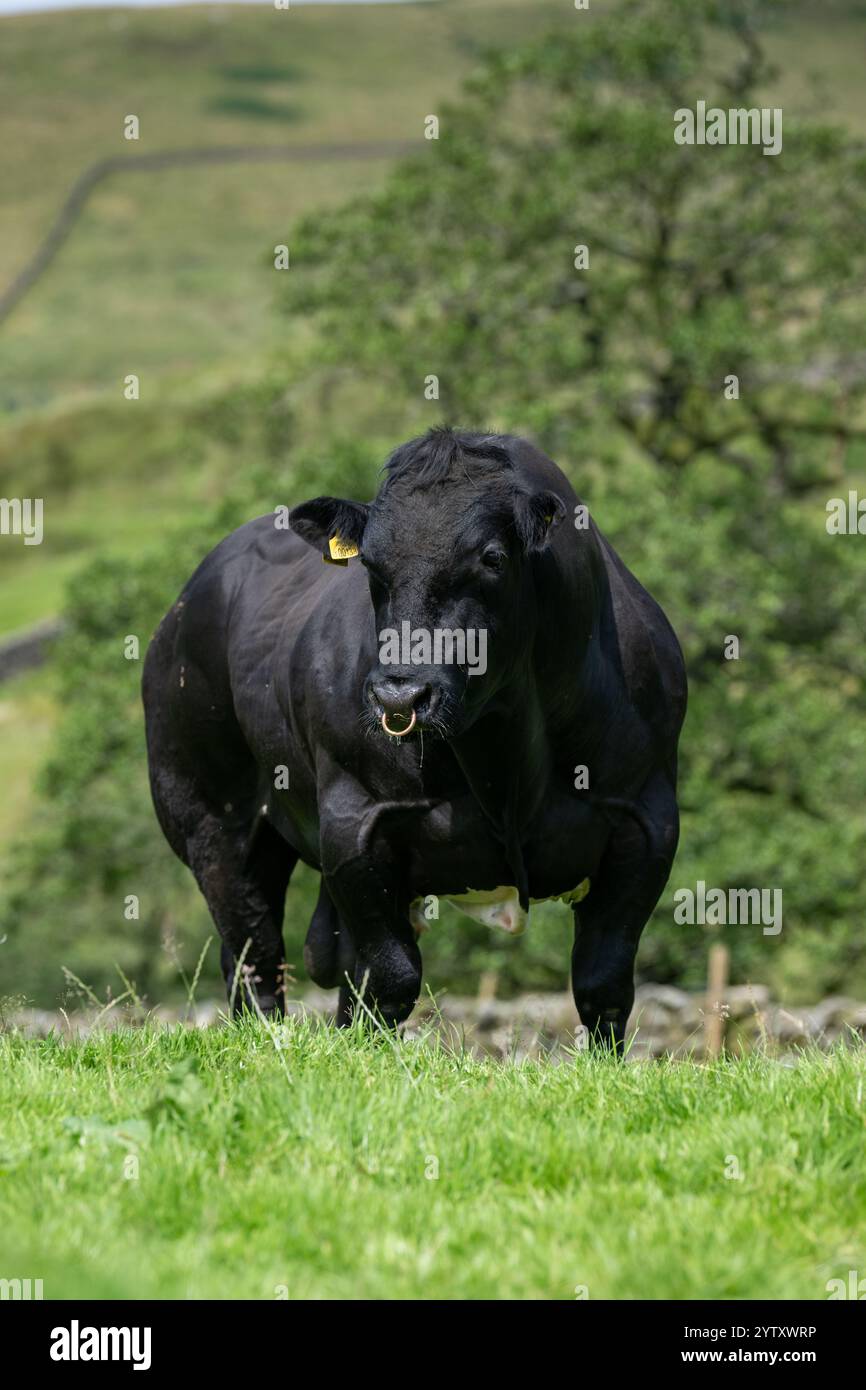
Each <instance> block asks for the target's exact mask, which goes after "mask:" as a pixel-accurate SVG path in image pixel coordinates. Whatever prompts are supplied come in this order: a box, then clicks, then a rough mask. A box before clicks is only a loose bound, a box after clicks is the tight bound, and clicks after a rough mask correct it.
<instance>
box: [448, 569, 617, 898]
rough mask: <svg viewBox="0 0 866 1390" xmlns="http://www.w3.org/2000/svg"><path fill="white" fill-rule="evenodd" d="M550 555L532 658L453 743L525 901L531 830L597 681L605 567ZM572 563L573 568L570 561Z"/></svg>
mask: <svg viewBox="0 0 866 1390" xmlns="http://www.w3.org/2000/svg"><path fill="white" fill-rule="evenodd" d="M565 554H566V561H565V563H563V560H562V559H561V558H560V557H559V556H553V555H551V556H549V557H546V560H545V564H544V565H543V567H542V566H539V570H540V573H539V574H538V576H537V585H536V594H537V606H536V612H535V631H534V640H533V642H532V646H531V659H530V660H529V661H528V662H527V663H525V664H524V665H523V666H522V667H521V668H520V669H518V670H515V672H514V674H513V677H512V678H511V680H509V681H508V682H506V684H505V687H504V688H503V690H502V691H501V692H500V696H499V698H498V699H497V700H496V701H495V702H494V706H493V708H492V709H491V710H490V711H489V712H488V713H486V714H484V715H483V716H482V717H481V718H480V719H478V720H477V721H476V722H475V723H474V724H473V725H472V727H471V728H470V729H469V730H468V731H467V732H466V733H465V734H463V735H461V736H458V737H457V738H455V739H453V740H452V742H451V747H452V750H453V752H454V755H455V757H456V758H457V761H458V763H459V764H460V767H461V770H462V772H463V775H464V776H465V778H466V780H467V782H468V784H469V787H470V790H471V791H472V794H473V796H474V797H475V799H476V801H477V802H478V804H479V806H480V807H481V809H482V810H483V811H484V813H485V815H486V816H487V819H488V820H489V821H490V823H491V825H492V826H493V828H494V829H495V831H496V833H497V835H498V837H499V838H500V839H501V841H502V843H503V845H504V848H505V852H506V856H507V858H508V861H509V864H510V866H511V868H512V871H513V874H514V879H515V882H516V886H517V888H518V890H519V892H520V896H521V899H522V900H523V899H524V898H526V896H527V893H528V885H527V881H526V869H525V866H524V862H523V854H522V848H521V846H522V842H523V838H524V832H525V829H526V827H527V825H528V824H529V822H530V821H531V820H532V818H533V817H534V815H535V813H536V811H537V809H538V807H539V805H540V804H541V802H542V801H543V800H544V798H545V797H546V796H548V795H549V794H550V791H551V782H552V779H553V777H554V772H555V767H556V764H557V762H561V761H562V758H563V757H565V759H566V760H567V761H568V764H569V766H571V765H572V762H571V760H572V758H573V761H574V763H577V762H578V761H579V760H580V759H579V753H580V750H579V749H578V748H571V747H570V746H569V747H567V748H564V747H563V746H561V745H562V744H563V740H565V742H566V743H567V742H568V740H569V738H572V739H573V738H574V736H575V730H576V728H577V727H578V721H579V719H580V710H581V706H582V704H584V702H585V700H586V697H587V692H588V689H589V687H590V686H591V684H592V683H593V681H594V679H595V666H596V663H597V660H598V657H599V645H600V644H599V621H600V612H601V604H602V602H603V600H604V581H603V568H602V567H601V564H600V557H599V556H598V554H597V551H596V550H595V548H593V550H592V551H591V552H590V553H588V554H587V553H584V555H583V556H582V557H581V559H582V560H583V563H581V564H575V563H574V556H573V553H572V554H571V555H569V552H568V551H567V550H566V552H565ZM569 561H570V562H571V563H569Z"/></svg>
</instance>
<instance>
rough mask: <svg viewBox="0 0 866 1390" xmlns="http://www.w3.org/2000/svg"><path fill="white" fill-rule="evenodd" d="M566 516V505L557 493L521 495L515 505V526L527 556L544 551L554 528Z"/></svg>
mask: <svg viewBox="0 0 866 1390" xmlns="http://www.w3.org/2000/svg"><path fill="white" fill-rule="evenodd" d="M564 516H565V503H564V502H563V500H562V498H561V497H558V496H557V495H556V493H555V492H534V493H531V494H530V493H520V494H519V495H518V497H517V499H516V501H515V505H514V524H515V526H516V528H517V534H518V536H519V537H520V539H521V541H522V543H523V548H524V549H525V550H526V552H527V554H530V555H531V554H533V553H535V552H537V551H539V550H543V549H544V548H545V546H546V545H547V543H548V541H549V540H550V535H551V532H552V531H553V528H554V526H558V525H559V523H560V522H561V521H562V518H563V517H564Z"/></svg>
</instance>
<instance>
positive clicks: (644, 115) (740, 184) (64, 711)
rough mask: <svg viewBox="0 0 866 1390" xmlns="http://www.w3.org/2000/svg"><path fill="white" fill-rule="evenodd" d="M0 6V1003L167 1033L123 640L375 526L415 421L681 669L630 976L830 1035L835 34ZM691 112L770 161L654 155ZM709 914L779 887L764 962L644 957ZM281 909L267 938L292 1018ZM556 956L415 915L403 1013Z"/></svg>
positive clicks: (855, 638) (844, 437) (847, 888)
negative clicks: (254, 553)
mask: <svg viewBox="0 0 866 1390" xmlns="http://www.w3.org/2000/svg"><path fill="white" fill-rule="evenodd" d="M4 10H6V11H13V10H15V11H23V13H14V14H13V13H5V14H4V15H3V17H0V92H2V107H3V113H4V120H3V130H4V139H3V140H2V142H0V190H2V193H0V233H2V234H0V496H2V497H6V498H16V497H17V498H23V497H30V498H35V497H41V498H43V499H44V527H45V534H44V541H43V543H42V544H41V546H27V547H25V546H24V545H23V543H22V540H21V538H20V537H18V536H14V535H0V789H2V792H0V869H2V875H3V887H2V892H0V995H2V996H4V997H5V999H6V1001H7V1006H8V1005H9V1001H19V1002H20V1001H21V1000H26V1001H27V1002H28V1003H31V1004H36V1005H39V1006H44V1007H56V1006H58V1005H63V1006H64V1007H65V1006H67V1005H69V1004H70V1003H73V1002H75V1001H77V1000H78V999H80V998H81V993H82V988H83V985H86V987H87V989H88V990H90V991H92V993H93V995H95V996H96V997H97V998H98V999H100V1000H107V999H110V998H111V997H112V996H113V995H117V994H119V993H121V992H122V991H123V990H125V989H126V988H127V982H132V983H133V984H134V986H135V989H136V991H137V993H138V994H139V995H141V996H142V997H143V998H145V999H146V1000H148V1001H149V1002H151V1003H164V1002H169V1003H170V1002H171V1001H173V1000H176V999H178V998H183V997H184V996H185V994H186V983H185V981H188V980H189V979H190V978H191V977H192V975H193V973H194V971H195V969H196V964H197V962H198V961H199V959H200V955H201V952H202V949H203V947H204V944H205V942H206V941H207V940H208V939H209V938H211V937H212V936H213V929H212V927H211V925H210V921H209V918H208V916H207V913H206V911H205V908H204V904H203V902H202V900H201V899H200V898H199V896H198V893H197V890H196V889H195V886H194V884H193V882H192V879H191V877H190V875H189V874H188V872H187V871H186V870H185V869H184V868H182V866H181V865H180V864H178V863H177V861H176V860H175V859H174V857H173V856H172V855H171V853H170V851H169V849H168V847H167V845H166V843H165V841H164V840H163V837H162V835H161V833H160V831H159V829H158V827H157V824H156V821H155V818H154V815H153V812H152V808H151V803H150V797H149V793H148V789H147V780H146V768H145V759H144V743H143V732H142V718H141V708H140V700H139V693H138V691H139V682H140V675H141V661H140V660H135V659H133V660H129V659H127V657H126V655H125V639H126V638H127V637H129V636H137V637H138V639H139V642H140V649H141V656H143V654H144V651H145V649H146V645H147V642H148V640H149V637H150V634H151V633H152V631H153V629H154V627H155V625H156V623H157V622H158V621H159V618H160V617H161V616H162V614H163V612H164V611H165V609H166V608H167V607H168V606H169V604H170V603H171V602H172V601H173V599H174V598H175V596H176V594H177V592H178V591H179V589H180V588H181V586H182V584H183V583H184V581H185V579H186V578H187V577H188V575H189V573H190V572H191V571H192V569H193V568H194V567H195V565H196V564H197V563H198V561H199V560H200V559H201V558H202V557H203V556H204V554H205V553H206V552H207V550H208V549H209V548H210V547H211V546H212V545H213V544H214V543H215V542H216V541H217V540H218V539H219V538H220V537H221V536H222V535H224V534H225V533H226V531H228V530H229V529H231V528H232V527H233V526H235V525H238V524H240V523H241V522H242V521H244V520H246V519H248V518H250V517H252V516H256V515H259V514H261V513H263V512H266V511H268V510H271V509H273V508H274V507H275V506H276V505H278V504H281V503H287V504H293V503H295V502H297V501H300V500H303V499H304V498H305V497H308V496H312V495H316V494H319V493H323V492H342V493H345V494H347V495H351V496H355V497H359V498H365V499H366V498H369V497H371V496H372V495H373V493H374V492H375V489H376V474H377V470H378V468H379V467H380V466H381V463H382V462H383V460H384V458H385V456H386V454H387V453H388V452H389V451H390V449H391V448H392V447H393V446H394V445H395V444H396V443H398V442H400V441H401V440H403V439H405V438H408V437H409V436H411V435H414V434H417V433H419V432H421V431H423V430H424V429H426V428H427V427H428V426H429V425H431V424H435V423H440V422H441V421H443V420H444V421H448V422H450V423H454V424H456V425H459V426H462V427H466V428H493V429H499V430H511V431H516V432H522V433H527V434H529V435H531V436H532V437H533V438H535V439H536V440H537V441H538V442H539V443H540V444H541V446H542V447H543V448H544V449H546V450H547V452H549V453H550V454H551V455H552V456H553V457H554V458H555V459H556V460H557V461H558V462H559V463H560V465H561V466H562V467H563V468H564V469H565V471H566V472H567V473H568V474H569V476H570V478H571V479H572V481H573V482H574V485H575V487H576V488H577V490H578V492H579V494H580V495H581V496H582V497H583V498H584V499H585V500H586V501H587V502H588V503H589V505H590V507H591V509H592V512H593V515H594V517H595V519H596V521H597V522H598V524H599V525H600V526H601V528H602V529H603V530H604V531H605V532H606V533H607V534H608V535H609V537H610V538H611V540H612V541H613V543H614V544H615V545H616V547H617V549H618V550H619V552H620V554H621V555H622V556H623V558H624V559H625V561H626V563H627V564H628V565H629V567H630V568H631V569H632V570H633V571H634V572H635V573H636V574H637V576H638V577H639V578H640V580H641V581H642V582H643V583H644V584H645V585H646V586H647V587H648V588H649V589H650V591H651V592H652V593H653V594H654V595H655V596H656V598H658V600H659V601H660V602H661V603H662V605H663V607H664V608H665V610H666V612H667V613H668V615H669V617H670V619H671V621H672V622H673V624H674V627H675V628H676V630H677V632H678V634H679V636H680V639H681V641H682V644H683V647H684V650H685V654H686V659H687V664H688V668H689V673H690V684H691V704H690V710H689V716H688V720H687V723H686V727H685V732H684V736H683V741H682V797H681V804H682V812H683V815H682V839H681V848H680V852H679V856H678V859H677V862H676V865H675V867H674V872H673V875H672V877H671V881H670V884H669V885H668V888H667V890H666V893H665V896H664V898H663V899H662V902H661V904H660V905H659V908H658V910H657V912H656V915H655V919H654V921H653V922H652V923H651V924H650V925H649V926H648V928H647V930H646V932H645V934H644V938H643V944H642V948H641V952H640V955H639V958H638V965H639V972H640V977H641V978H642V979H643V980H653V981H658V982H670V983H675V984H677V985H680V986H685V987H689V988H694V987H698V986H700V985H701V983H702V982H703V979H704V975H705V971H706V961H707V953H708V949H709V948H710V947H711V946H712V945H713V944H714V943H716V942H718V941H723V942H724V943H725V944H726V945H727V946H728V948H729V950H730V953H731V972H732V978H733V980H734V981H735V982H739V983H745V982H748V981H754V982H762V983H765V984H767V985H769V986H770V988H771V989H772V990H773V991H774V993H775V994H776V996H777V997H779V998H780V999H782V1000H784V1001H788V1002H790V1003H804V1002H809V1001H811V1000H814V999H817V998H818V997H819V996H820V995H822V994H824V995H826V994H830V993H834V992H840V993H841V992H844V993H846V994H855V995H857V994H859V996H860V997H861V998H866V949H864V935H866V920H864V895H863V892H862V888H861V883H860V873H861V865H862V862H863V858H864V844H866V806H864V795H863V789H864V782H866V724H864V717H863V702H864V677H866V648H864V640H863V632H864V581H866V538H864V537H863V536H858V535H830V534H828V531H827V528H826V506H827V502H828V501H829V499H831V498H833V497H842V498H845V499H847V497H848V493H849V490H856V489H858V488H859V489H860V494H861V495H863V496H866V411H864V387H866V341H864V332H863V322H864V314H863V311H864V283H866V282H864V271H866V236H864V228H866V179H864V174H866V154H864V151H866V144H864V137H866V84H864V82H863V56H862V55H863V52H864V43H866V3H862V0H861V3H854V0H850V2H849V3H845V2H844V0H822V3H821V5H820V6H817V5H814V4H799V3H794V0H790V2H787V0H785V2H781V3H772V0H766V2H759V0H754V3H750V2H749V0H728V3H723V4H722V3H714V0H636V2H635V3H630V0H609V2H608V3H603V0H591V7H590V9H589V11H578V10H575V8H574V6H573V5H572V4H571V0H557V2H556V3H549V0H431V3H416V4H390V5H381V4H370V5H367V4H352V5H342V6H332V5H316V4H310V5H306V6H300V5H295V4H294V3H293V4H292V7H291V9H290V10H289V11H288V12H285V11H277V10H275V9H274V7H273V6H272V5H270V4H262V5H255V4H243V5H212V4H203V5H194V6H183V5H179V6H171V7H169V8H152V7H151V8H138V7H136V8H123V7H116V8H106V7H104V6H100V7H98V8H93V9H86V10H74V9H71V8H70V7H69V6H59V7H57V8H55V9H53V10H51V11H49V12H43V11H42V9H41V7H40V6H38V5H37V4H32V5H29V6H28V5H26V4H23V3H21V4H9V5H7V6H3V5H0V11H4ZM698 99H701V100H706V101H707V103H708V105H710V106H712V105H720V106H723V107H728V106H732V105H733V106H746V107H749V106H772V107H781V108H782V109H783V113H784V127H783V129H784V145H783V152H782V153H781V155H779V156H778V157H767V156H764V155H763V154H762V151H761V149H760V147H744V146H734V147H715V148H709V147H698V146H693V147H683V146H677V145H675V143H674V141H673V112H674V111H675V110H676V109H677V108H679V107H681V106H690V107H694V105H695V102H696V101H697V100H698ZM130 115H134V116H136V117H137V118H138V122H139V138H138V139H137V140H128V139H125V138H124V122H125V120H126V118H127V117H128V116H130ZM431 115H435V116H436V117H438V121H439V130H438V139H426V138H425V122H426V121H427V118H428V117H429V116H431ZM428 129H429V123H428ZM281 245H285V246H287V247H288V249H289V268H288V269H287V270H278V269H276V268H275V263H274V262H275V247H278V246H281ZM580 245H583V246H586V247H587V248H588V254H589V266H588V268H585V269H577V268H576V267H575V258H576V253H575V248H576V247H577V246H580ZM732 374H733V375H735V376H736V377H737V378H738V383H739V396H738V398H734V399H729V398H727V397H726V394H725V382H726V378H729V377H730V376H731V375H732ZM130 375H135V376H137V377H138V379H139V396H138V399H128V398H127V395H126V394H125V380H126V378H127V377H129V376H130ZM431 375H433V376H436V377H437V378H438V399H428V398H427V396H428V395H429V394H430V393H429V391H428V392H427V393H426V394H425V383H426V379H427V378H428V377H430V376H431ZM864 529H866V521H864ZM61 627H62V635H60V636H58V637H56V638H54V639H53V640H51V641H48V640H47V638H46V636H45V634H52V633H55V632H59V631H60V629H61ZM729 634H733V635H736V636H738V638H739V640H740V658H739V660H738V661H728V660H725V659H724V644H725V638H726V636H728V635H729ZM699 879H702V880H704V881H705V882H706V883H707V884H708V885H709V886H712V887H720V888H728V887H765V888H781V889H782V890H783V894H784V926H783V930H782V932H781V934H780V935H779V936H775V937H765V936H764V935H763V934H762V933H761V930H760V927H757V926H753V927H749V926H736V927H726V928H725V927H700V926H695V927H682V926H677V925H675V923H674V920H673V894H674V892H675V891H676V889H677V888H681V887H692V888H693V887H694V885H695V883H696V881H697V880H699ZM315 885H316V876H315V875H314V874H312V873H311V872H309V871H306V870H303V869H300V870H299V871H298V872H297V873H296V875H295V877H294V879H293V882H292V885H291V888H290V891H289V896H288V903H287V911H286V944H287V950H288V957H289V960H290V962H291V963H292V966H293V968H294V971H295V974H296V979H297V987H298V989H299V990H300V989H302V988H303V987H304V984H305V979H304V974H303V965H302V959H301V947H302V943H303V939H304V936H305V933H306V928H307V924H308V921H309V917H310V915H311V912H312V906H313V902H314V895H315ZM129 895H136V896H137V897H138V898H139V901H140V916H139V918H138V919H137V920H127V918H126V916H125V901H126V899H127V898H128V896H129ZM570 936H571V922H570V915H569V914H568V912H567V911H566V910H565V909H560V908H557V907H549V908H548V907H545V908H542V909H538V910H533V914H532V921H531V924H530V929H529V931H528V933H527V935H526V936H525V937H524V938H523V939H522V940H519V941H512V940H508V939H502V938H500V937H495V936H492V935H491V934H489V933H488V932H487V931H486V930H485V929H483V928H481V927H479V926H478V925H477V924H473V923H471V922H469V921H468V920H466V919H463V918H460V917H458V916H457V914H456V913H451V912H447V913H446V912H443V916H442V919H441V920H440V921H439V922H438V923H434V924H433V929H432V930H431V931H430V932H429V933H428V935H427V936H426V937H425V939H424V942H423V947H424V956H425V972H426V980H427V983H429V984H430V985H431V987H432V988H433V989H434V990H436V989H442V988H448V989H449V990H451V991H454V992H458V993H460V992H469V993H471V992H474V991H476V990H477V988H478V983H479V980H480V979H481V978H482V976H483V975H485V974H486V975H487V976H488V977H489V974H490V972H495V973H496V978H497V987H498V989H499V990H500V992H501V993H503V994H506V995H507V994H508V993H510V992H514V991H517V990H526V989H564V988H566V986H567V979H568V964H569V954H570ZM218 978H219V977H218V951H217V949H216V947H215V945H214V946H211V948H210V950H209V951H208V952H207V954H206V956H205V959H204V964H203V980H202V984H201V985H200V987H199V991H200V992H210V993H212V994H216V993H219V992H220V986H219V985H218V983H217V982H218ZM82 982H83V984H82Z"/></svg>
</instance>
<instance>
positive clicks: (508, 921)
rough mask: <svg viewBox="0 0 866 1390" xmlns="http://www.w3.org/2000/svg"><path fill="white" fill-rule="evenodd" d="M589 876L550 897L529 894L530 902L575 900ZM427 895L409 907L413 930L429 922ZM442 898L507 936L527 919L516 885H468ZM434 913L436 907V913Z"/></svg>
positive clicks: (517, 932)
mask: <svg viewBox="0 0 866 1390" xmlns="http://www.w3.org/2000/svg"><path fill="white" fill-rule="evenodd" d="M589 886H590V885H589V879H588V878H585V879H584V880H583V881H582V882H581V883H579V884H577V886H576V887H575V888H572V889H571V890H570V891H569V892H567V893H559V894H557V895H556V896H555V897H553V898H530V906H531V905H532V904H533V903H546V902H562V903H567V904H569V905H571V904H573V903H579V902H580V900H581V898H585V897H586V895H587V893H588V892H589ZM435 901H436V900H435V899H433V898H432V897H431V896H425V897H419V898H416V899H415V900H414V902H413V903H412V905H411V907H410V909H409V918H410V921H411V923H412V926H413V927H414V929H415V931H416V933H420V932H423V931H426V930H427V928H428V927H429V925H430V920H431V916H432V915H433V914H432V911H431V903H432V902H435ZM445 901H446V902H449V903H452V904H453V905H454V907H456V908H457V910H458V911H459V912H462V913H464V914H465V916H467V917H471V918H472V920H473V921H475V922H481V923H482V924H483V925H484V926H485V927H498V928H499V930H500V931H504V932H508V934H509V936H520V935H521V934H522V933H523V932H524V931H525V930H526V927H527V923H528V922H529V913H528V912H527V911H526V910H525V909H524V908H522V907H521V905H520V897H519V895H518V892H517V889H516V888H509V887H507V886H503V887H500V888H477V889H473V888H469V889H467V891H466V892H465V893H458V894H449V896H448V897H446V898H445ZM436 916H438V911H437V913H436Z"/></svg>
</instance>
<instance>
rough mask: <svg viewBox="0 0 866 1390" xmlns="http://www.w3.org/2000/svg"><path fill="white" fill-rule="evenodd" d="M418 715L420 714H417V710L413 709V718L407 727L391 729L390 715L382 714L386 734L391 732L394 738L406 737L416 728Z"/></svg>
mask: <svg viewBox="0 0 866 1390" xmlns="http://www.w3.org/2000/svg"><path fill="white" fill-rule="evenodd" d="M417 717H418V716H417V715H416V713H415V711H414V710H413V711H412V718H411V719H410V720H409V723H408V724H407V725H406V727H405V729H389V728H388V716H387V714H383V715H382V728H383V729H384V730H385V733H386V734H390V735H391V737H392V738H405V737H406V735H407V734H411V732H412V730H413V729H414V727H415V723H416V720H417Z"/></svg>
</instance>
